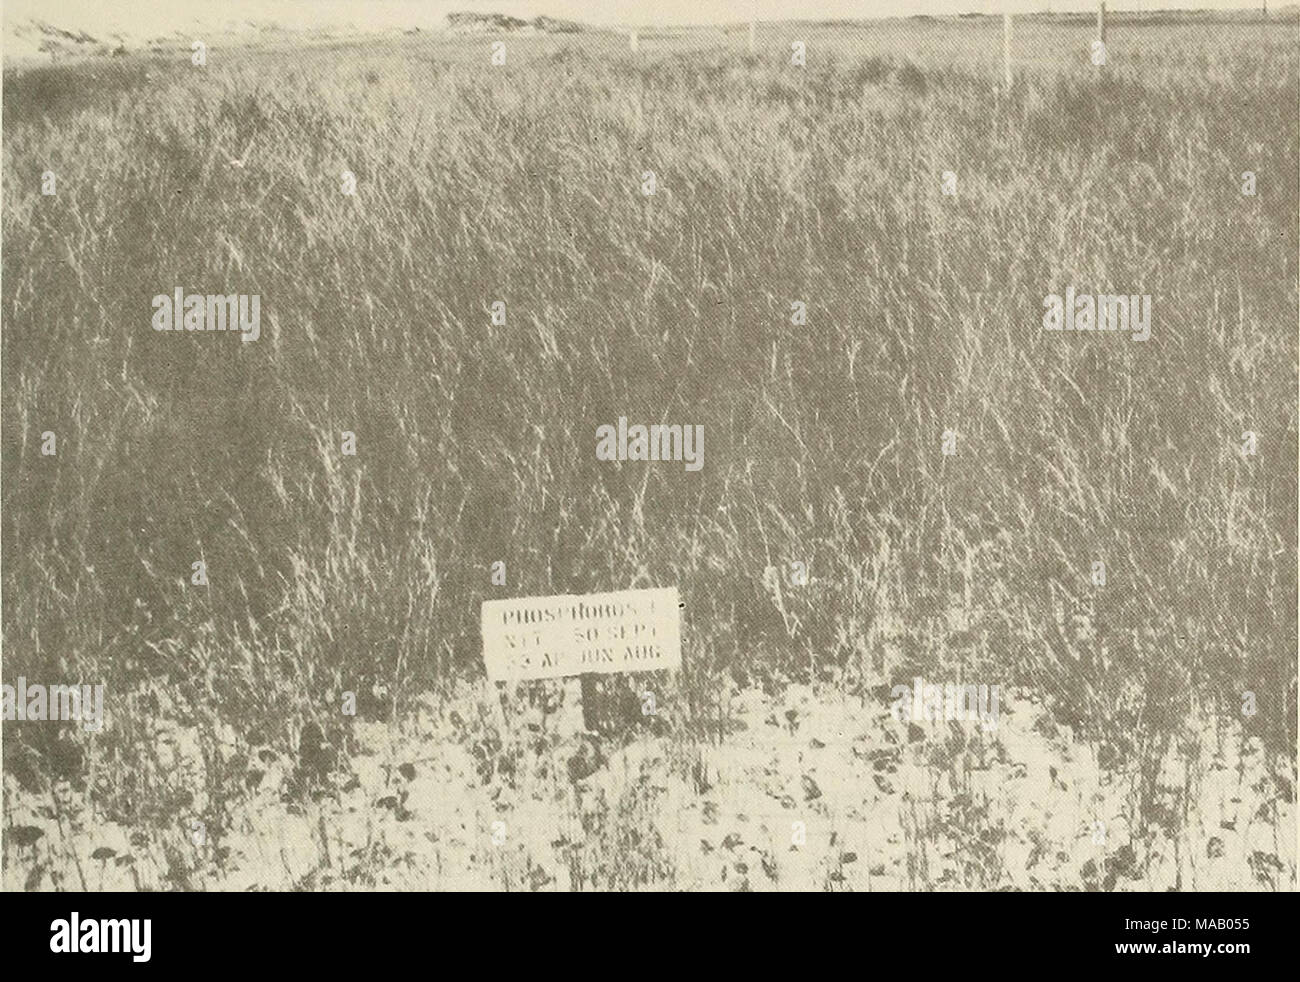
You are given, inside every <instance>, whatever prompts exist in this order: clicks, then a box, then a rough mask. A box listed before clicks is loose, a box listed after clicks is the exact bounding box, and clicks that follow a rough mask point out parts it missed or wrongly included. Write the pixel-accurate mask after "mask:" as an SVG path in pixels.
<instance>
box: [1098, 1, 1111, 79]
mask: <svg viewBox="0 0 1300 982" xmlns="http://www.w3.org/2000/svg"><path fill="white" fill-rule="evenodd" d="M1097 40H1098V41H1099V42H1100V43H1101V64H1099V65H1098V66H1097V67H1098V68H1099V69H1104V68H1105V67H1106V63H1107V62H1108V61H1110V52H1109V51H1107V50H1106V0H1099V2H1098V4H1097Z"/></svg>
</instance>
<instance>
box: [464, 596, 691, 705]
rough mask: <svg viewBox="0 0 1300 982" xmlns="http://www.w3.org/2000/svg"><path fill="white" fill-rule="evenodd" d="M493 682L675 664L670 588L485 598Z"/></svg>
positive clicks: (678, 651)
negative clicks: (510, 598) (500, 598)
mask: <svg viewBox="0 0 1300 982" xmlns="http://www.w3.org/2000/svg"><path fill="white" fill-rule="evenodd" d="M482 619H483V620H482V623H483V663H484V665H485V666H486V667H487V676H488V679H489V680H490V681H492V682H510V681H515V680H517V679H553V678H561V677H563V676H566V675H586V674H588V673H611V672H648V671H652V670H655V669H661V668H680V667H681V664H682V640H681V614H680V611H679V608H678V603H677V588H676V587H665V588H663V589H653V590H621V591H619V592H617V593H588V594H565V595H560V596H554V597H518V598H515V599H513V600H485V601H483V609H482Z"/></svg>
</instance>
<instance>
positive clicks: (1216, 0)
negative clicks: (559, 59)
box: [3, 0, 1293, 37]
mask: <svg viewBox="0 0 1300 982" xmlns="http://www.w3.org/2000/svg"><path fill="white" fill-rule="evenodd" d="M1288 2H1293V0H1288ZM3 4H4V20H5V25H6V28H7V29H8V28H11V27H12V26H13V25H15V24H22V23H26V22H27V21H29V20H32V19H39V20H42V21H45V22H47V23H50V24H52V25H54V26H56V27H62V28H65V29H73V28H75V29H79V30H85V31H87V32H89V33H91V34H94V35H96V37H99V36H101V35H111V34H113V33H123V34H125V35H128V36H131V37H139V36H142V35H145V36H156V35H161V34H166V33H169V32H171V31H173V30H178V29H181V28H191V27H194V26H209V25H211V26H214V27H219V26H220V25H222V24H226V23H230V22H232V21H233V22H241V21H249V20H251V21H255V22H257V23H259V24H264V23H274V24H279V25H282V26H285V27H306V26H313V25H316V26H329V27H341V26H347V25H352V26H356V27H365V26H370V27H377V28H395V27H400V28H404V27H412V26H429V27H433V26H437V25H438V24H440V23H441V22H442V20H443V18H444V17H445V16H446V14H447V13H449V12H451V11H455V10H470V11H482V12H485V13H502V14H511V15H514V16H517V17H525V18H532V17H535V16H537V15H538V14H548V15H550V16H552V17H563V18H568V19H572V20H579V21H584V22H586V23H589V24H596V25H604V26H613V25H636V26H662V25H672V24H682V25H686V24H690V25H699V24H726V23H737V22H743V21H747V20H748V19H749V18H750V16H751V13H750V11H751V10H753V11H755V12H756V14H757V16H758V19H759V20H764V21H772V20H785V19H800V20H822V19H829V18H871V17H890V16H897V15H907V14H935V15H939V14H958V13H968V12H980V13H1003V12H1008V11H1009V12H1012V13H1016V12H1023V11H1036V10H1055V11H1058V12H1059V11H1068V10H1095V9H1096V2H1095V0H3ZM1258 5H1259V4H1258V2H1242V0H1109V2H1108V9H1110V10H1142V9H1145V10H1154V9H1172V8H1199V9H1217V10H1223V9H1241V8H1245V7H1257V6H1258ZM1282 5H1283V3H1282V0H1277V2H1276V3H1275V6H1276V7H1281V6H1282Z"/></svg>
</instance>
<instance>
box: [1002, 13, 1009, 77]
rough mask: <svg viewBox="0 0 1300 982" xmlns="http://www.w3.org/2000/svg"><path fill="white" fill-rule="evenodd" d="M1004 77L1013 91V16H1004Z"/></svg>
mask: <svg viewBox="0 0 1300 982" xmlns="http://www.w3.org/2000/svg"><path fill="white" fill-rule="evenodd" d="M1002 75H1003V78H1004V79H1005V80H1006V84H1007V91H1008V92H1010V91H1011V15H1010V14H1003V15H1002Z"/></svg>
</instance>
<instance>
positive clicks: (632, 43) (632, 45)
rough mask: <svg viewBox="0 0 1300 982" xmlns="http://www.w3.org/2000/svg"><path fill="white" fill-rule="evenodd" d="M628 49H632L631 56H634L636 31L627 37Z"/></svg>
mask: <svg viewBox="0 0 1300 982" xmlns="http://www.w3.org/2000/svg"><path fill="white" fill-rule="evenodd" d="M627 44H628V47H629V48H631V49H632V54H636V31H633V32H632V33H631V34H629V35H628V41H627Z"/></svg>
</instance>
